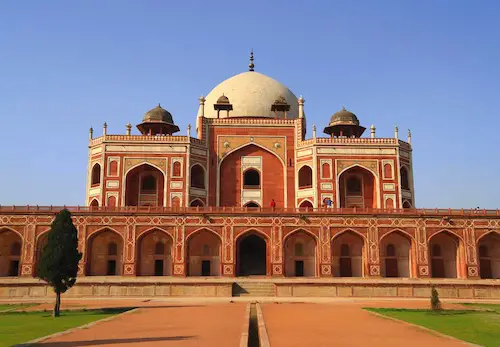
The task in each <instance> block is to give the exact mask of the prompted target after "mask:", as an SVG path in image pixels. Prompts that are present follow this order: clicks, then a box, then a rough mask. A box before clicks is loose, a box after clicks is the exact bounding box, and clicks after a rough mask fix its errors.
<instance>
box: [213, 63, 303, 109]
mask: <svg viewBox="0 0 500 347" xmlns="http://www.w3.org/2000/svg"><path fill="white" fill-rule="evenodd" d="M222 95H224V96H226V97H227V98H228V99H229V102H230V104H231V105H232V106H233V110H232V111H230V113H229V117H257V118H283V115H282V112H279V113H281V115H277V113H275V112H274V111H271V106H272V105H273V104H274V103H275V102H276V100H278V99H283V98H284V99H285V101H286V103H287V104H289V105H290V110H289V111H288V112H287V118H297V117H298V113H299V112H298V104H297V97H296V96H295V95H294V94H293V93H292V92H291V91H290V89H288V88H287V87H285V86H284V85H283V84H281V83H279V82H278V81H276V80H275V79H272V78H271V77H269V76H266V75H263V74H261V73H258V72H255V71H247V72H243V73H240V74H238V75H236V76H233V77H230V78H228V79H227V80H225V81H223V82H221V83H220V84H219V85H217V86H216V87H215V88H214V89H212V91H211V92H210V93H209V94H208V95H207V97H206V101H205V117H207V118H217V111H216V110H215V109H214V104H216V103H217V100H218V99H219V98H220V97H221V96H222ZM225 117H227V112H226V111H221V112H220V118H225Z"/></svg>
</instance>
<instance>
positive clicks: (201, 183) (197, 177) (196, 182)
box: [190, 164, 205, 189]
mask: <svg viewBox="0 0 500 347" xmlns="http://www.w3.org/2000/svg"><path fill="white" fill-rule="evenodd" d="M190 177H191V187H193V188H199V189H205V169H204V168H203V167H202V166H201V165H199V164H195V165H193V166H192V167H191V175H190Z"/></svg>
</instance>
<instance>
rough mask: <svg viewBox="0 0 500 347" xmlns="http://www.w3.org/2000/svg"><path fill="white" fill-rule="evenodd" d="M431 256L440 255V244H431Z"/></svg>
mask: <svg viewBox="0 0 500 347" xmlns="http://www.w3.org/2000/svg"><path fill="white" fill-rule="evenodd" d="M432 256H433V257H440V256H441V246H440V245H434V246H432Z"/></svg>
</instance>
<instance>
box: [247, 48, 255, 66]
mask: <svg viewBox="0 0 500 347" xmlns="http://www.w3.org/2000/svg"><path fill="white" fill-rule="evenodd" d="M254 67H255V65H254V63H253V48H252V50H251V51H250V64H248V71H254V70H253V69H254Z"/></svg>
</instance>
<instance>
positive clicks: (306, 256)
mask: <svg viewBox="0 0 500 347" xmlns="http://www.w3.org/2000/svg"><path fill="white" fill-rule="evenodd" d="M285 276H286V277H314V276H316V240H315V239H314V237H313V236H311V235H310V234H308V233H307V232H305V231H301V230H299V231H297V232H294V233H293V234H292V235H290V236H289V237H287V238H286V241H285Z"/></svg>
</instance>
